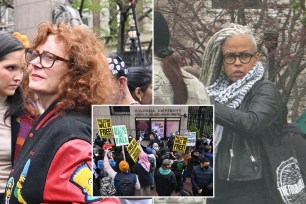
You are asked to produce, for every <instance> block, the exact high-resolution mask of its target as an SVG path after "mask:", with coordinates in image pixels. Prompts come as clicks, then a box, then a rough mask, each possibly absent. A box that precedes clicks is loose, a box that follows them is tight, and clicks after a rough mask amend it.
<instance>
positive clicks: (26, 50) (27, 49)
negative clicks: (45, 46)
mask: <svg viewBox="0 0 306 204" xmlns="http://www.w3.org/2000/svg"><path fill="white" fill-rule="evenodd" d="M29 50H32V51H36V52H37V53H38V55H37V57H39V63H40V65H41V67H42V68H46V69H50V68H51V67H53V65H54V62H55V61H56V60H59V61H62V62H66V63H69V60H67V59H65V58H62V57H59V56H57V55H55V54H53V53H51V52H46V51H43V52H42V53H39V52H38V51H37V50H35V49H32V48H26V49H25V55H24V58H25V61H26V62H27V63H29V64H30V63H31V62H32V61H33V60H35V59H36V58H37V57H35V58H34V59H32V60H31V61H30V62H29V61H27V54H28V51H29ZM44 53H48V54H50V55H52V56H53V58H54V60H53V62H52V64H51V66H50V67H45V66H43V65H42V63H41V58H42V57H41V56H42V55H43V54H44Z"/></svg>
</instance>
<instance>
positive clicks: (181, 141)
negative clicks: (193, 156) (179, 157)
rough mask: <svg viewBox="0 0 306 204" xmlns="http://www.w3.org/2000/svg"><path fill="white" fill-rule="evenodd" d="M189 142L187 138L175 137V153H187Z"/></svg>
mask: <svg viewBox="0 0 306 204" xmlns="http://www.w3.org/2000/svg"><path fill="white" fill-rule="evenodd" d="M187 142H188V138H187V137H185V136H179V135H177V136H175V138H174V144H173V151H177V152H183V153H185V150H186V146H187Z"/></svg>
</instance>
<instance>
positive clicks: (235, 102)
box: [207, 62, 265, 109]
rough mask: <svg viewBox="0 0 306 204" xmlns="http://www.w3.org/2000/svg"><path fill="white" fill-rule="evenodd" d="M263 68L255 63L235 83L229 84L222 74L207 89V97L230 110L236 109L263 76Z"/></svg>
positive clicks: (258, 63)
mask: <svg viewBox="0 0 306 204" xmlns="http://www.w3.org/2000/svg"><path fill="white" fill-rule="evenodd" d="M264 72H265V70H264V67H263V66H262V64H261V62H257V63H256V64H255V66H254V67H253V68H252V69H250V71H249V72H248V73H247V74H246V75H245V76H244V77H243V78H242V79H239V80H238V81H236V82H235V83H232V84H230V82H229V80H228V78H227V76H226V75H225V74H224V73H222V74H220V76H219V77H218V79H217V80H216V82H215V83H214V84H213V85H211V86H209V87H208V88H207V93H208V95H209V96H210V97H211V98H213V99H214V100H215V101H218V102H220V103H222V104H224V105H226V106H228V107H230V108H234V109H235V108H238V107H239V106H240V104H241V102H242V100H243V99H244V97H245V96H246V94H247V93H248V92H249V91H250V89H251V88H252V87H253V85H254V84H255V83H256V82H257V81H259V80H260V79H262V77H263V76H264Z"/></svg>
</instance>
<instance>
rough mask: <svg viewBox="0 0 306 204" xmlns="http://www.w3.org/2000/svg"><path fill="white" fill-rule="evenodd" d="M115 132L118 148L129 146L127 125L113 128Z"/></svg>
mask: <svg viewBox="0 0 306 204" xmlns="http://www.w3.org/2000/svg"><path fill="white" fill-rule="evenodd" d="M113 132H114V137H115V143H116V146H122V145H127V144H129V140H128V134H127V130H126V126H125V125H116V126H113Z"/></svg>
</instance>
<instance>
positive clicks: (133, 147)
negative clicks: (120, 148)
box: [127, 138, 141, 163]
mask: <svg viewBox="0 0 306 204" xmlns="http://www.w3.org/2000/svg"><path fill="white" fill-rule="evenodd" d="M127 151H128V153H129V155H130V156H131V158H132V159H133V161H134V162H135V163H136V162H137V160H138V157H139V155H140V152H141V150H140V147H139V145H138V143H137V142H136V140H135V138H133V139H132V141H131V142H130V144H129V145H128V147H127Z"/></svg>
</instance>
